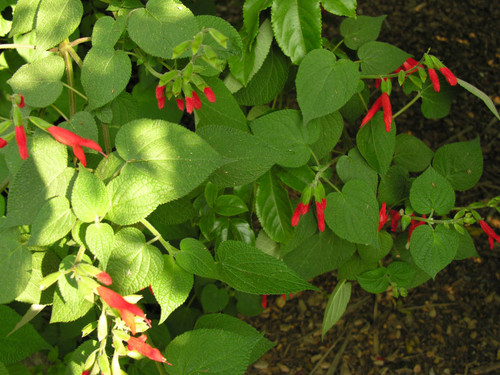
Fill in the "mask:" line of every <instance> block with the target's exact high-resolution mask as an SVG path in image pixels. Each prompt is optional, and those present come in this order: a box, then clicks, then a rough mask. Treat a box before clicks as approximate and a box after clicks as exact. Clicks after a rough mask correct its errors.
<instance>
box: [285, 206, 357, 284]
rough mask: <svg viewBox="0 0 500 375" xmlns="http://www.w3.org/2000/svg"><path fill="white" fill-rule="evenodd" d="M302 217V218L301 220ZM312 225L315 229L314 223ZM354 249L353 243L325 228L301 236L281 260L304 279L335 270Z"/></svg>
mask: <svg viewBox="0 0 500 375" xmlns="http://www.w3.org/2000/svg"><path fill="white" fill-rule="evenodd" d="M308 215H310V214H308ZM310 216H312V215H310ZM304 219H305V218H302V219H301V222H302V221H304ZM311 221H312V220H311ZM299 225H300V224H299ZM313 226H314V229H316V223H314V224H313ZM297 237H298V236H297ZM355 251H356V247H355V245H354V244H353V243H351V242H348V241H346V240H343V239H342V238H340V237H338V236H337V235H335V234H334V233H333V232H332V231H330V230H328V229H327V230H325V231H324V232H322V233H321V232H316V233H315V234H314V235H313V236H311V237H305V238H302V241H301V243H300V244H299V245H298V246H296V247H295V248H294V249H293V250H292V251H291V252H288V253H287V254H286V255H285V256H284V258H283V261H284V262H285V263H286V264H287V265H288V266H289V267H290V268H291V269H293V270H294V271H296V272H297V273H298V274H299V275H300V276H302V277H303V278H304V279H306V280H309V279H312V278H313V277H316V276H318V275H321V274H323V273H325V272H329V271H333V270H335V269H336V268H338V267H339V266H340V265H341V264H342V263H344V262H345V261H347V260H348V259H349V257H350V256H351V255H352V254H354V252H355Z"/></svg>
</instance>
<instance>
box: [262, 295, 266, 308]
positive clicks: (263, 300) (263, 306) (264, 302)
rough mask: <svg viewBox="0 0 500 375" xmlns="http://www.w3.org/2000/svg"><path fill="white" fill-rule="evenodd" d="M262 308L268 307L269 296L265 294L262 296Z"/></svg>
mask: <svg viewBox="0 0 500 375" xmlns="http://www.w3.org/2000/svg"><path fill="white" fill-rule="evenodd" d="M261 305H262V308H263V309H265V308H266V307H267V295H266V294H264V295H263V296H262V301H261Z"/></svg>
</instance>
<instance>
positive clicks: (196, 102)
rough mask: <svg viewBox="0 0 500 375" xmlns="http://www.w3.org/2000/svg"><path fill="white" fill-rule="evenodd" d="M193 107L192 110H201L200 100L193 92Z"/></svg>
mask: <svg viewBox="0 0 500 375" xmlns="http://www.w3.org/2000/svg"><path fill="white" fill-rule="evenodd" d="M193 106H194V109H197V110H198V111H199V110H200V109H201V100H200V97H199V96H198V94H197V93H196V92H194V91H193Z"/></svg>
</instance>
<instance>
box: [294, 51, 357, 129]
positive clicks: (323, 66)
mask: <svg viewBox="0 0 500 375" xmlns="http://www.w3.org/2000/svg"><path fill="white" fill-rule="evenodd" d="M335 60H336V58H335V55H334V54H333V53H332V52H330V51H327V50H324V49H317V50H314V51H312V52H309V53H308V54H307V55H306V56H305V57H304V59H303V60H302V62H301V64H300V66H299V70H298V71H297V78H296V80H295V83H296V86H297V101H298V103H299V106H300V109H301V110H302V114H303V116H304V123H308V122H309V121H311V120H313V119H315V118H318V117H322V116H325V115H328V114H330V113H332V112H335V111H338V110H339V109H340V108H342V107H343V106H344V104H346V103H347V102H348V101H349V99H351V97H352V96H353V95H354V94H355V93H356V92H357V88H358V82H359V71H358V66H357V65H356V64H355V63H353V62H352V61H349V60H344V59H342V60H339V61H335Z"/></svg>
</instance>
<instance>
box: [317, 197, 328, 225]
mask: <svg viewBox="0 0 500 375" xmlns="http://www.w3.org/2000/svg"><path fill="white" fill-rule="evenodd" d="M325 208H326V199H325V198H323V200H322V201H321V202H316V216H317V217H318V229H319V231H320V232H323V231H324V230H325Z"/></svg>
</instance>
